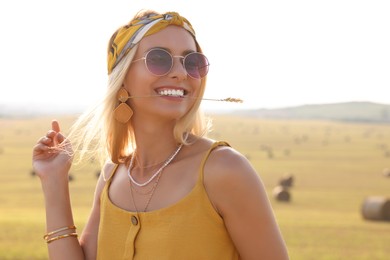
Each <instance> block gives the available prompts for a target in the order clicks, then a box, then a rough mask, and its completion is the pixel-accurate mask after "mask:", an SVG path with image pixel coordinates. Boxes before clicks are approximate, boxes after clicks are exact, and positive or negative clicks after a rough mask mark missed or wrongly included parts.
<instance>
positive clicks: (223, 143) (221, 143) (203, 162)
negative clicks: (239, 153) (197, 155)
mask: <svg viewBox="0 0 390 260" xmlns="http://www.w3.org/2000/svg"><path fill="white" fill-rule="evenodd" d="M219 146H229V147H230V144H228V143H227V142H225V141H216V142H214V143H213V144H212V145H211V146H210V149H209V150H208V151H207V152H206V155H205V156H204V157H203V159H202V162H201V164H200V180H201V181H202V183H203V178H204V166H205V164H206V161H207V159H208V158H209V156H210V153H211V152H212V151H213V150H214V149H215V148H217V147H219Z"/></svg>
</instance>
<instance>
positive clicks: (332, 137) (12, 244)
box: [0, 115, 390, 260]
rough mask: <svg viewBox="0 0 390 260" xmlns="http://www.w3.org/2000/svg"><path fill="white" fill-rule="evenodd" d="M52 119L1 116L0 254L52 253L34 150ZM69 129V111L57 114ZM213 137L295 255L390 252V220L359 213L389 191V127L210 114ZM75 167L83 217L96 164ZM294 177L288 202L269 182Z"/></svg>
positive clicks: (78, 217)
mask: <svg viewBox="0 0 390 260" xmlns="http://www.w3.org/2000/svg"><path fill="white" fill-rule="evenodd" d="M51 119H52V118H51V117H50V118H48V117H40V118H26V119H5V118H3V119H0V259H2V260H8V259H28V260H38V259H47V251H46V243H45V242H44V240H43V239H42V235H43V233H44V232H45V214H44V208H43V206H44V205H43V197H42V194H41V191H40V183H39V180H37V179H36V177H34V176H32V175H31V150H32V146H33V145H34V143H35V142H36V140H37V139H38V138H39V137H40V136H41V135H42V134H44V133H45V132H46V130H47V129H48V127H50V121H51ZM58 119H59V120H60V121H61V122H62V124H63V129H65V130H66V129H67V128H68V126H69V125H70V123H71V122H72V120H73V118H72V117H61V118H58ZM213 121H214V129H213V132H212V133H211V135H210V137H211V138H213V139H218V140H225V141H228V142H229V143H230V144H231V145H232V146H233V147H235V148H236V149H238V150H239V151H241V152H242V153H243V154H244V155H245V156H247V158H248V159H249V160H250V161H251V162H252V163H253V165H254V167H255V168H256V169H257V170H258V172H259V175H260V176H261V178H262V180H263V182H264V184H265V186H266V188H267V191H268V192H269V196H270V199H271V203H272V205H273V208H274V211H275V215H276V217H277V220H278V223H279V225H280V228H281V230H282V233H283V235H284V237H285V240H286V243H287V246H288V249H289V252H290V256H291V259H293V260H301V259H302V260H304V259H316V260H320V259H367V260H374V259H389V256H390V246H389V242H390V221H372V220H371V221H369V220H365V219H363V217H362V214H361V208H362V203H363V201H364V199H365V198H366V197H368V196H385V197H390V177H385V176H384V175H383V169H384V168H390V125H379V124H357V123H341V122H327V121H281V120H279V121H278V120H274V121H273V120H259V119H253V118H242V117H241V118H240V117H231V116H223V115H215V116H213ZM98 170H99V169H98V166H97V165H94V164H92V163H90V162H89V163H87V164H86V165H83V166H80V167H77V168H72V169H71V171H72V175H73V176H74V181H72V182H71V185H70V187H71V194H72V203H73V210H74V217H75V222H76V225H77V226H78V228H79V230H82V228H83V226H84V224H85V221H86V219H87V217H88V214H89V209H90V205H91V201H92V196H93V191H94V186H95V182H96V172H97V171H98ZM285 174H292V175H293V176H294V183H293V186H292V187H291V188H290V190H289V192H290V195H291V200H290V202H279V201H276V200H275V199H274V198H273V196H272V189H273V188H274V187H275V186H276V185H277V184H278V181H279V179H280V178H281V177H282V176H284V175H285Z"/></svg>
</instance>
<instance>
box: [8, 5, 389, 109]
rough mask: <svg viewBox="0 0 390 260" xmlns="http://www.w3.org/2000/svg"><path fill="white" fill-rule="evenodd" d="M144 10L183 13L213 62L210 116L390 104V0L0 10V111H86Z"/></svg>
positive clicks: (206, 104) (207, 106) (99, 93)
mask: <svg viewBox="0 0 390 260" xmlns="http://www.w3.org/2000/svg"><path fill="white" fill-rule="evenodd" d="M140 9H154V10H156V11H161V12H165V11H177V12H179V13H181V14H182V15H183V16H185V17H186V18H188V20H189V21H190V22H191V23H192V25H193V27H194V29H195V31H196V33H197V39H198V42H199V43H200V44H201V46H202V49H203V51H204V53H205V54H206V56H207V57H208V58H209V61H210V64H211V65H210V70H209V75H208V85H207V90H206V93H205V97H207V98H218V99H220V98H227V97H234V98H240V99H242V100H243V101H244V102H243V103H242V104H235V103H226V102H215V101H204V102H203V107H204V108H205V109H253V108H270V109H271V108H280V107H289V106H297V105H304V104H319V103H321V104H323V103H337V102H349V101H370V102H378V103H385V104H389V103H390V47H389V46H390V15H389V13H390V1H388V0H383V1H376V0H326V1H325V0H297V1H294V0H279V1H277V0H275V1H261V0H257V1H256V0H251V1H250V0H240V1H236V0H235V1H229V0H226V1H210V0H207V1H205V0H197V1H190V0H164V1H161V0H147V1H146V0H143V1H142V0H133V1H125V0H104V1H103V0H94V1H93V0H67V1H59V0H34V1H31V0H13V1H1V2H0V33H1V40H0V52H1V59H0V73H1V74H0V109H1V107H2V106H4V105H9V104H13V105H17V106H20V107H24V108H26V109H29V108H36V107H40V108H43V109H47V110H51V109H54V110H55V109H70V110H72V109H79V108H80V109H83V108H86V107H88V106H90V105H92V104H94V103H95V102H96V101H98V100H99V99H100V98H101V97H102V95H103V94H104V91H105V88H106V82H107V71H106V48H107V42H108V40H109V38H110V37H111V35H112V33H113V32H114V31H115V30H116V29H117V28H118V27H120V26H122V25H124V24H126V23H127V22H128V21H129V20H130V19H131V18H132V17H133V16H134V14H135V13H136V12H137V11H139V10H140Z"/></svg>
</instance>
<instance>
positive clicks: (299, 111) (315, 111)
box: [0, 101, 390, 123]
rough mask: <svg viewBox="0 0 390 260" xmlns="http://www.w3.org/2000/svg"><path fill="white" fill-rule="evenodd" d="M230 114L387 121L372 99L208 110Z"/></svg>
mask: <svg viewBox="0 0 390 260" xmlns="http://www.w3.org/2000/svg"><path fill="white" fill-rule="evenodd" d="M82 111H83V109H81V108H80V109H76V108H73V110H61V109H53V108H52V109H50V111H47V110H42V109H36V108H35V109H34V108H32V107H29V108H21V107H12V106H5V105H1V104H0V118H10V117H31V116H40V115H48V114H49V113H50V115H52V114H60V115H64V114H79V113H80V112H82ZM221 113H222V114H230V115H236V116H248V117H256V118H262V119H285V120H290V119H291V120H293V119H296V120H336V121H348V122H367V123H390V104H379V103H373V102H357V101H356V102H344V103H331V104H309V105H302V106H294V107H285V108H275V109H266V108H260V109H248V110H235V111H228V112H226V111H219V112H215V111H214V112H211V114H221Z"/></svg>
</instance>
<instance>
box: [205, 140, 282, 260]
mask: <svg viewBox="0 0 390 260" xmlns="http://www.w3.org/2000/svg"><path fill="white" fill-rule="evenodd" d="M204 185H205V189H206V191H207V194H208V196H209V199H210V202H211V203H212V205H213V206H214V208H215V210H216V211H217V212H218V214H219V215H220V216H221V217H222V219H223V221H224V223H225V226H226V228H227V230H228V232H229V234H230V236H231V238H232V240H233V242H234V244H235V246H236V247H237V249H238V251H239V253H240V255H241V257H242V259H275V260H276V259H283V260H285V259H288V254H287V249H286V246H285V243H284V241H283V238H282V236H281V233H280V230H279V227H278V225H277V223H276V219H275V217H274V214H273V211H272V207H271V204H270V201H269V199H268V196H267V193H266V190H265V186H264V185H263V183H262V180H261V178H260V176H259V175H258V173H257V172H256V170H255V169H254V168H253V166H252V165H251V163H250V162H249V160H248V159H247V158H246V157H245V156H243V155H242V154H241V153H239V152H238V151H236V150H235V149H233V148H231V147H226V146H222V147H217V148H216V149H214V151H213V152H211V154H210V156H209V158H208V160H207V163H206V164H205V168H204Z"/></svg>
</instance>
